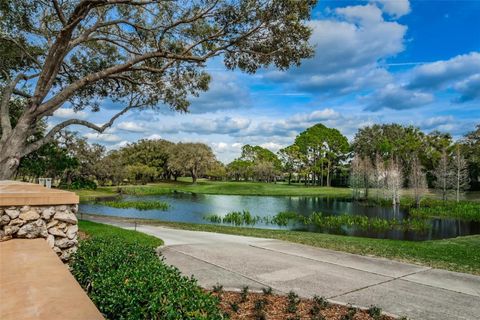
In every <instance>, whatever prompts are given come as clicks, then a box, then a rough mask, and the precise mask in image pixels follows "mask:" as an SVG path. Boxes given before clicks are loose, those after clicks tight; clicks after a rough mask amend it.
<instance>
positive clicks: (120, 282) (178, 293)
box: [71, 236, 223, 320]
mask: <svg viewBox="0 0 480 320" xmlns="http://www.w3.org/2000/svg"><path fill="white" fill-rule="evenodd" d="M71 268H72V273H73V275H74V276H75V278H76V279H77V281H78V282H79V283H80V285H81V286H82V287H83V288H84V289H85V291H87V293H88V295H89V297H90V298H91V299H92V301H93V302H94V303H95V305H96V306H97V307H98V309H99V310H100V311H101V312H102V313H103V314H104V316H105V317H106V318H107V319H168V320H177V319H178V320H180V319H223V315H222V313H221V312H220V311H219V309H218V299H217V298H215V297H213V296H212V295H210V294H208V293H205V292H204V291H203V290H202V289H201V288H200V287H198V286H197V283H196V281H195V280H194V279H193V278H187V277H184V276H182V275H181V274H180V272H179V271H178V269H176V268H174V267H171V266H168V265H166V264H165V263H164V262H163V261H162V260H160V259H159V257H158V256H157V255H156V253H155V251H154V250H153V248H152V247H151V246H148V245H144V244H138V243H132V242H127V241H123V240H122V238H120V237H115V236H110V237H92V238H91V239H88V240H84V241H82V242H81V243H80V246H79V249H78V251H77V253H76V255H75V258H74V260H73V263H72V266H71Z"/></svg>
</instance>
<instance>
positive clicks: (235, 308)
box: [230, 302, 240, 313]
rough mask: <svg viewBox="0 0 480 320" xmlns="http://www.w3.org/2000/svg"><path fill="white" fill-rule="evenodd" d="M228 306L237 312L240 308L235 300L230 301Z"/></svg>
mask: <svg viewBox="0 0 480 320" xmlns="http://www.w3.org/2000/svg"><path fill="white" fill-rule="evenodd" d="M230 308H232V311H233V312H235V313H237V312H238V310H239V309H240V307H239V306H238V304H237V303H236V302H232V303H230Z"/></svg>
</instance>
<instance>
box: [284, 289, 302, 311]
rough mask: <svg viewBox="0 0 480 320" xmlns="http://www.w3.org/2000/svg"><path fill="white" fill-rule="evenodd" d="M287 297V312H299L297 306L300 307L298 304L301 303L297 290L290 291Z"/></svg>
mask: <svg viewBox="0 0 480 320" xmlns="http://www.w3.org/2000/svg"><path fill="white" fill-rule="evenodd" d="M287 298H288V305H287V312H289V313H295V312H297V307H298V304H299V303H300V298H299V297H298V295H297V294H296V293H295V292H293V291H290V292H289V293H288V296H287Z"/></svg>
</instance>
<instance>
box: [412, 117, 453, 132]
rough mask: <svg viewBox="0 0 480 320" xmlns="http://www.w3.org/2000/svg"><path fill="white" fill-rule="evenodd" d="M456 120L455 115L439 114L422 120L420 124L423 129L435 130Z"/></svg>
mask: <svg viewBox="0 0 480 320" xmlns="http://www.w3.org/2000/svg"><path fill="white" fill-rule="evenodd" d="M453 122H455V119H454V118H453V116H437V117H431V118H428V119H425V120H422V121H421V122H419V123H418V126H419V127H420V128H421V129H423V130H433V129H437V130H438V128H439V127H444V126H445V125H450V124H451V123H453Z"/></svg>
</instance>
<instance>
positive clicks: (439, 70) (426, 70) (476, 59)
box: [409, 52, 480, 90]
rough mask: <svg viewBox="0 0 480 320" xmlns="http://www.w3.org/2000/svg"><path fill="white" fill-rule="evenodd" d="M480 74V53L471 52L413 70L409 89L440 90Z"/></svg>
mask: <svg viewBox="0 0 480 320" xmlns="http://www.w3.org/2000/svg"><path fill="white" fill-rule="evenodd" d="M478 74H480V52H471V53H469V54H463V55H458V56H456V57H453V58H451V59H449V60H440V61H436V62H431V63H427V64H424V65H421V66H419V67H417V68H415V69H413V71H412V72H411V81H410V84H409V87H410V88H422V89H429V90H433V89H440V88H445V87H448V86H450V85H452V83H454V82H457V81H463V80H465V79H467V78H468V77H470V76H472V75H478Z"/></svg>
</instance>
